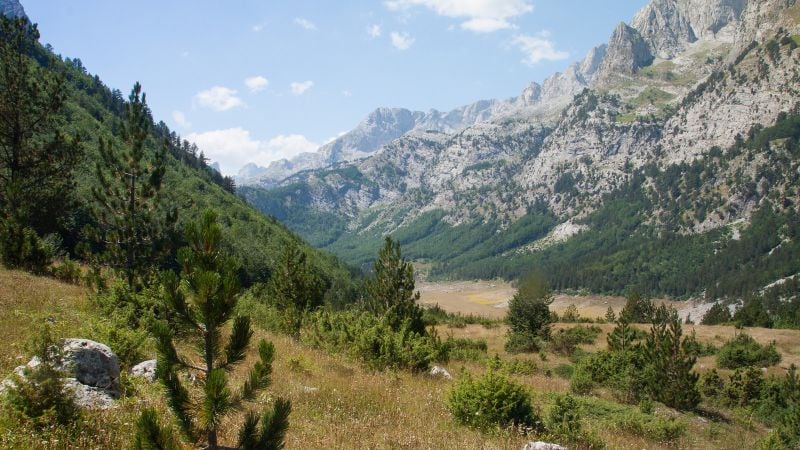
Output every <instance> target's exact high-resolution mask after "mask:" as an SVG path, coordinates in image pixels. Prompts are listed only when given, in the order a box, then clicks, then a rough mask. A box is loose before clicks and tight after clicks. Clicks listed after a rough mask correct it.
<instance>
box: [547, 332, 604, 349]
mask: <svg viewBox="0 0 800 450" xmlns="http://www.w3.org/2000/svg"><path fill="white" fill-rule="evenodd" d="M600 333H602V330H601V329H600V327H598V326H594V325H593V326H590V327H584V326H576V327H572V328H566V329H561V330H558V331H557V332H556V333H553V335H552V336H551V337H550V348H551V349H552V350H553V351H554V352H556V353H559V354H562V355H565V356H571V355H572V354H573V353H575V350H576V349H577V348H578V345H579V344H592V343H594V341H595V340H596V339H597V336H598V335H599V334H600Z"/></svg>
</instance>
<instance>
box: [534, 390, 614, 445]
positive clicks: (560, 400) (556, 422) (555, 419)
mask: <svg viewBox="0 0 800 450" xmlns="http://www.w3.org/2000/svg"><path fill="white" fill-rule="evenodd" d="M580 410H581V408H580V405H578V402H577V401H576V400H575V398H574V397H572V396H570V395H560V396H558V397H556V402H555V404H554V405H553V407H552V408H550V413H549V414H548V420H547V431H548V433H549V434H550V435H552V436H553V437H555V438H556V439H557V440H558V441H559V442H562V443H571V444H575V445H576V446H578V447H580V448H589V449H600V448H604V447H605V445H604V444H603V442H602V441H601V440H600V439H599V438H598V437H597V436H595V435H594V434H590V433H587V432H585V431H584V430H583V429H582V427H581V411H580Z"/></svg>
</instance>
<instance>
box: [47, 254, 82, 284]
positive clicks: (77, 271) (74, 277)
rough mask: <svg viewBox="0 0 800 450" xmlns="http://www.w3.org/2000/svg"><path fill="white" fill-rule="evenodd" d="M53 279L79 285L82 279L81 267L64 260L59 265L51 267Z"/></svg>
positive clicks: (73, 262) (66, 259) (69, 260)
mask: <svg viewBox="0 0 800 450" xmlns="http://www.w3.org/2000/svg"><path fill="white" fill-rule="evenodd" d="M51 271H52V274H53V277H55V278H56V279H57V280H61V281H63V282H65V283H70V284H80V282H81V280H82V279H83V273H82V272H81V267H80V266H79V265H78V263H76V262H75V261H72V260H71V259H69V258H64V260H63V261H62V262H61V264H59V265H57V266H53V268H52V269H51Z"/></svg>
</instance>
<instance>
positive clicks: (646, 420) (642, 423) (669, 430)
mask: <svg viewBox="0 0 800 450" xmlns="http://www.w3.org/2000/svg"><path fill="white" fill-rule="evenodd" d="M614 422H615V425H616V426H617V427H619V428H620V429H622V430H625V431H627V432H629V433H631V434H634V435H636V436H641V437H643V438H647V439H651V440H653V441H656V442H672V441H675V440H676V439H678V438H679V437H681V436H683V434H684V433H686V424H685V423H683V422H681V421H678V420H676V419H674V418H669V419H664V418H661V417H657V416H653V415H650V414H643V413H641V412H628V413H626V414H623V415H621V416H619V417H617V418H616V419H615V421H614Z"/></svg>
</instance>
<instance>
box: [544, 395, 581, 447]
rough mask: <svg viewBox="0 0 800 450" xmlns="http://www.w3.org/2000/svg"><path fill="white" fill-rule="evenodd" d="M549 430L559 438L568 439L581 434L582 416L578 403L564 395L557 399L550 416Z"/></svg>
mask: <svg viewBox="0 0 800 450" xmlns="http://www.w3.org/2000/svg"><path fill="white" fill-rule="evenodd" d="M547 429H548V430H549V431H550V432H551V433H555V434H556V435H558V436H564V437H567V438H568V439H574V437H576V436H578V435H580V433H581V416H580V412H579V407H578V402H576V401H575V398H574V397H572V396H570V395H562V396H558V397H557V398H556V403H555V404H554V405H553V407H552V408H550V414H549V415H548V421H547Z"/></svg>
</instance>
